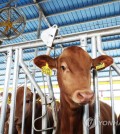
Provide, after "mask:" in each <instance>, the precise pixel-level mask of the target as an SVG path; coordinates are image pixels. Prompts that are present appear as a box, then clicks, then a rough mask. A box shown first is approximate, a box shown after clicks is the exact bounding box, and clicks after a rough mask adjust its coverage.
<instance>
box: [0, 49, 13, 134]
mask: <svg viewBox="0 0 120 134" xmlns="http://www.w3.org/2000/svg"><path fill="white" fill-rule="evenodd" d="M11 62H12V49H11V48H10V49H9V50H8V54H7V66H6V74H5V83H4V94H3V101H2V110H1V122H0V134H3V131H4V122H5V117H6V106H7V105H6V104H7V97H8V85H9V80H10V71H11Z"/></svg>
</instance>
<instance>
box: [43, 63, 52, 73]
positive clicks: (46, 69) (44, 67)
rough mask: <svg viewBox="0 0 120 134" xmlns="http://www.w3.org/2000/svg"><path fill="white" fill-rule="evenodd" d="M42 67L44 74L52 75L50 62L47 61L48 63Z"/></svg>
mask: <svg viewBox="0 0 120 134" xmlns="http://www.w3.org/2000/svg"><path fill="white" fill-rule="evenodd" d="M41 69H42V73H43V74H46V75H52V70H51V69H50V68H49V66H48V63H46V65H45V66H43V67H42V68H41Z"/></svg>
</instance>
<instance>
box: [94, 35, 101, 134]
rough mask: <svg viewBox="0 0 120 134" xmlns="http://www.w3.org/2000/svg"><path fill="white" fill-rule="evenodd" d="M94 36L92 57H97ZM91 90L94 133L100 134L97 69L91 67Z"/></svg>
mask: <svg viewBox="0 0 120 134" xmlns="http://www.w3.org/2000/svg"><path fill="white" fill-rule="evenodd" d="M96 43H97V42H96V37H95V36H93V37H92V57H93V58H96V57H97V45H96ZM93 90H94V92H95V134H101V126H100V123H99V121H100V102H99V92H98V75H97V71H96V70H94V69H93Z"/></svg>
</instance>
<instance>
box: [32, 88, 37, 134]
mask: <svg viewBox="0 0 120 134" xmlns="http://www.w3.org/2000/svg"><path fill="white" fill-rule="evenodd" d="M31 87H32V89H33V104H32V128H31V129H32V130H31V134H34V129H33V126H34V119H35V106H36V92H35V89H34V87H33V86H31Z"/></svg>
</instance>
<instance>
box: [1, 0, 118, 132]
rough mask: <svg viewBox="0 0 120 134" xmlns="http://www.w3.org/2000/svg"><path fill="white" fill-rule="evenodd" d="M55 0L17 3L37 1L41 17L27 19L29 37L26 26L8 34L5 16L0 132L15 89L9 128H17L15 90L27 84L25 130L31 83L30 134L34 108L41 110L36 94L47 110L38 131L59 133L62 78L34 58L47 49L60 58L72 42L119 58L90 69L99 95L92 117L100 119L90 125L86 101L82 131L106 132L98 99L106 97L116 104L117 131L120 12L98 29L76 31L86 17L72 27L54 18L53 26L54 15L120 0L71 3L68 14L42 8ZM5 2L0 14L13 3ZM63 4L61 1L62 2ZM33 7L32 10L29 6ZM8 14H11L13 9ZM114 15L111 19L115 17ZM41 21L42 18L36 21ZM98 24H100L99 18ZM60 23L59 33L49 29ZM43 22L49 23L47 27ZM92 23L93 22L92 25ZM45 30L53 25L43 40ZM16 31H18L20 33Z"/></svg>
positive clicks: (47, 51) (34, 3)
mask: <svg viewBox="0 0 120 134" xmlns="http://www.w3.org/2000/svg"><path fill="white" fill-rule="evenodd" d="M51 1H52V0H42V1H39V2H37V1H36V0H33V5H30V4H29V1H27V2H26V3H28V4H26V5H25V6H24V5H23V7H22V5H21V3H19V2H18V8H19V9H24V8H29V7H27V6H31V7H32V6H33V10H38V11H39V12H38V18H33V20H29V19H28V18H27V19H26V20H27V21H26V23H27V25H26V27H30V26H29V24H28V23H30V22H32V21H34V24H33V29H32V28H31V31H30V32H31V35H30V33H29V36H28V35H27V34H28V33H27V30H26V31H25V32H24V33H22V32H23V31H22V30H21V31H19V30H20V29H18V31H16V32H15V33H16V34H17V35H16V34H15V33H13V34H11V35H12V36H11V35H9V33H8V35H7V34H5V35H4V34H3V33H4V32H6V30H5V31H4V32H2V30H3V29H2V28H3V27H6V25H7V24H8V22H7V23H4V25H2V21H4V18H3V17H1V16H0V28H1V27H2V28H1V29H0V30H1V36H0V40H1V43H2V42H3V45H1V46H0V91H1V92H3V96H2V97H1V114H0V134H3V133H4V129H5V121H6V116H7V114H6V111H7V105H8V104H7V101H8V93H9V92H10V93H11V94H12V97H11V104H10V113H9V119H8V122H9V130H8V133H9V134H13V131H15V130H14V125H15V110H16V109H15V108H16V93H17V89H18V88H19V87H21V86H24V96H23V98H24V99H23V112H22V124H21V128H20V129H21V130H20V133H21V134H24V133H25V132H24V126H25V118H26V117H25V116H26V115H25V111H26V102H27V100H26V91H27V87H29V88H30V89H31V92H32V93H33V100H32V121H31V124H32V129H31V134H34V133H35V131H34V129H35V127H34V124H35V111H36V109H35V104H36V97H37V95H38V96H39V97H40V99H41V100H40V102H41V105H42V111H41V112H42V115H41V117H40V119H41V121H42V127H41V130H38V131H39V132H42V134H47V131H48V130H50V129H53V132H52V133H53V134H56V129H57V127H58V126H57V122H58V118H57V108H56V102H55V99H58V100H59V99H60V90H59V86H58V82H57V76H56V70H53V71H52V72H51V73H52V74H51V75H50V76H49V75H45V74H43V73H42V71H41V70H40V69H38V68H37V67H36V66H35V64H34V63H33V59H34V58H35V57H37V56H38V55H43V54H44V55H50V56H51V57H53V58H57V57H58V56H59V55H60V54H61V53H62V52H63V50H64V49H65V48H67V47H69V46H79V47H81V48H83V49H84V50H85V51H87V52H88V53H89V55H90V56H91V57H92V58H96V57H97V56H100V55H109V56H111V57H113V60H114V63H113V64H112V65H111V66H110V67H108V68H107V69H105V70H104V71H100V72H97V71H96V70H94V69H93V70H91V75H92V79H91V84H92V86H91V87H92V91H94V94H95V105H94V107H95V111H94V114H95V117H94V120H92V122H94V121H95V124H89V123H90V118H89V108H88V107H89V104H86V105H85V106H84V116H83V133H84V134H89V130H90V129H91V128H92V127H94V128H95V134H101V133H102V132H101V124H100V104H99V103H100V100H101V101H104V102H106V103H108V104H109V105H111V107H112V133H113V134H115V133H116V127H115V125H116V124H117V122H116V120H115V116H114V112H116V113H117V115H119V113H120V110H119V108H118V107H119V105H120V60H119V59H120V58H119V56H120V49H119V48H120V45H119V44H120V41H119V35H120V25H119V15H118V14H117V15H116V14H115V16H114V15H113V16H109V17H108V18H107V19H108V22H107V23H112V19H113V21H116V25H113V24H112V25H109V26H106V27H105V26H104V27H100V25H99V26H98V27H97V25H96V27H97V28H93V29H89V28H88V29H87V28H86V30H81V31H79V30H76V29H77V28H78V29H80V27H81V26H80V25H82V29H84V26H83V25H84V23H87V21H83V22H80V23H78V22H77V24H75V25H76V27H75V25H73V24H72V22H71V24H67V26H66V25H63V26H62V25H61V24H59V23H58V24H57V21H55V20H54V21H55V23H54V24H56V25H53V23H52V20H50V17H56V16H57V17H60V16H62V15H63V16H64V15H66V14H69V13H74V12H78V11H79V10H80V11H82V10H87V9H91V8H95V10H96V8H97V7H99V6H100V8H101V6H109V5H111V6H112V4H113V5H114V4H118V5H120V2H119V1H117V0H115V1H109V2H108V1H107V2H103V3H101V2H100V3H99V4H98V3H94V1H92V0H91V3H92V2H93V3H94V5H91V4H90V3H89V2H88V7H87V6H86V7H76V9H72V8H71V9H70V11H64V12H63V13H62V12H61V13H59V12H56V13H55V14H50V15H48V16H45V14H44V12H43V11H42V8H41V7H44V8H45V7H46V8H47V6H48V5H47V4H48V3H49V4H51V3H52V4H53V5H54V4H55V5H56V4H57V3H56V2H55V3H54V2H51ZM62 1H63V0H62ZM66 1H67V0H66ZM76 1H77V0H76ZM13 2H15V1H13ZM69 2H70V3H72V5H74V3H73V2H72V1H71V0H70V1H69ZM77 2H78V1H77ZM63 3H64V4H66V5H69V4H68V3H67V2H63ZM78 3H79V2H78ZM2 4H4V2H3V3H0V7H1V9H0V13H1V14H2V12H4V10H8V9H10V3H8V5H7V8H6V7H4V8H3V5H2ZM19 4H20V5H19ZM45 4H46V6H45ZM59 4H60V5H62V3H61V2H60V3H59ZM89 4H90V5H89ZM53 5H52V6H53ZM75 5H76V4H75ZM75 5H74V6H75ZM83 5H84V4H83ZM86 5H87V3H86ZM76 6H77V5H76ZM53 7H54V6H53ZM15 8H16V7H15ZM34 8H35V9H34ZM2 9H4V10H2ZM11 10H13V12H14V11H16V9H14V8H11ZM28 10H29V12H30V9H28ZM106 10H107V9H106ZM23 12H24V13H25V9H24V10H23ZM34 12H35V11H34ZM46 12H47V11H46ZM48 12H49V11H48ZM106 12H107V11H106ZM116 12H117V11H116ZM7 13H8V14H9V12H7ZM96 13H97V11H96ZM11 14H12V13H11ZM25 14H27V13H25ZM31 14H32V13H31ZM33 14H34V13H33ZM106 14H107V13H106ZM8 16H9V15H8ZM34 17H35V16H34ZM84 17H85V16H84ZM116 17H117V18H116ZM21 18H22V17H20V19H21ZM23 18H24V17H23ZM23 18H22V19H21V20H20V22H21V21H25V20H24V19H23ZM41 18H42V19H43V20H42V19H41ZM59 19H60V18H59ZM109 19H111V21H110V20H109ZM36 21H38V22H37V23H36ZM49 21H50V22H51V24H52V25H53V27H51V25H50V22H49ZM61 21H62V20H61ZM88 21H89V23H92V24H93V23H95V22H97V21H106V18H100V19H93V20H88ZM32 23H33V22H32ZM44 23H46V25H47V26H45V27H44V26H43V25H44ZM69 23H70V22H69ZM98 23H99V24H100V22H98ZM22 24H25V23H23V22H22ZM36 24H37V26H38V27H37V30H36V31H35V32H34V27H35V25H36ZM13 25H15V24H13ZM57 25H58V28H59V29H58V35H57V32H56V31H54V30H53V31H51V30H52V29H50V30H49V28H57ZM102 25H104V23H103V24H102ZM42 27H44V28H43V29H42ZM48 27H49V28H48ZM68 27H69V28H71V29H72V30H71V32H66V29H67V28H68ZM86 27H89V26H88V25H86ZM90 27H92V25H91V26H90ZM14 28H16V27H14ZM14 28H13V31H14ZM23 28H24V26H23ZM9 29H12V23H11V25H8V31H9ZM16 29H17V28H16ZM21 29H22V28H21ZM41 29H42V32H43V31H45V29H48V31H47V32H45V34H43V36H42V40H41V39H40V34H41ZM61 29H64V30H62V31H59V30H61ZM32 30H33V33H32ZM28 31H29V30H28ZM68 31H69V29H68ZM19 32H20V33H19ZM64 33H65V34H64ZM32 34H34V35H32ZM46 34H47V35H46ZM15 36H17V38H16V37H15ZM27 36H28V37H27ZM30 36H31V37H30ZM34 37H35V38H34ZM29 38H31V40H29ZM46 38H47V40H46ZM7 39H9V40H7ZM17 39H18V40H17ZM77 60H79V59H77ZM106 85H107V86H106ZM118 103H119V104H118ZM48 105H49V106H50V108H51V109H52V116H53V121H54V125H53V126H52V127H48V126H47V120H48V118H47V117H48V116H47V114H46V113H47V107H48Z"/></svg>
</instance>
